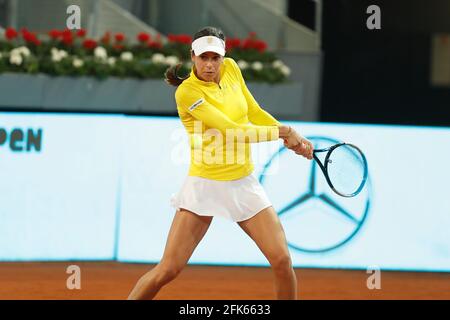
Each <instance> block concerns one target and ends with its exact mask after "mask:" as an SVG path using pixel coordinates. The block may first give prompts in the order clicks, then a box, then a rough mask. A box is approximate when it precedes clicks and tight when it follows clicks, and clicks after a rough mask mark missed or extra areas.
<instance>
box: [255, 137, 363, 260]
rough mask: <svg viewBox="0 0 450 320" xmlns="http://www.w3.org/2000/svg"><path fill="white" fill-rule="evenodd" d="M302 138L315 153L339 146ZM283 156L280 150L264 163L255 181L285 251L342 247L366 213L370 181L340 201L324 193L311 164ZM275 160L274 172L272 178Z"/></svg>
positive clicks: (291, 154) (326, 140) (331, 141)
mask: <svg viewBox="0 0 450 320" xmlns="http://www.w3.org/2000/svg"><path fill="white" fill-rule="evenodd" d="M307 139H309V140H310V141H311V142H312V143H313V144H314V148H316V149H319V148H325V147H328V146H331V145H333V144H336V143H339V142H340V141H337V140H335V139H332V138H327V137H320V136H311V137H307ZM287 151H288V149H286V148H285V147H284V146H283V147H281V148H280V149H279V150H278V152H276V153H275V154H274V155H273V156H272V157H271V158H270V159H269V161H268V162H267V163H266V165H265V166H264V169H263V170H262V172H261V174H260V176H259V181H260V183H261V184H262V185H264V188H265V190H266V191H267V193H268V195H269V198H270V199H271V201H272V204H273V205H274V208H275V210H276V211H277V212H278V215H279V217H280V220H281V221H282V223H283V228H284V229H285V233H286V238H287V242H288V245H289V247H291V248H293V249H295V250H298V251H301V252H306V253H324V252H329V251H332V250H335V249H337V248H339V247H341V246H343V245H344V244H346V243H348V242H349V241H350V240H351V239H352V238H353V237H354V236H355V235H356V234H357V233H358V231H360V229H361V227H362V225H363V224H364V221H365V220H366V218H367V214H368V212H369V207H370V193H371V184H370V176H369V178H368V180H367V183H366V186H365V187H364V189H363V190H362V191H361V193H360V194H358V195H357V196H356V197H354V198H342V197H339V196H338V195H336V194H335V193H334V192H333V191H332V190H331V189H330V188H329V186H328V185H327V183H326V180H325V177H324V175H323V174H322V172H321V171H320V168H319V167H318V165H317V164H316V162H315V161H314V160H312V161H310V162H309V161H306V160H305V159H304V158H303V157H300V156H298V155H296V154H295V153H294V152H287ZM320 156H321V155H319V157H320ZM324 156H325V154H324V155H323V157H324ZM321 160H322V161H323V159H321ZM275 161H278V162H279V163H277V164H276V165H278V166H279V168H280V170H278V172H277V174H276V175H272V174H270V170H271V167H272V166H275Z"/></svg>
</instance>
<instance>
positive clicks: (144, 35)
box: [137, 32, 150, 43]
mask: <svg viewBox="0 0 450 320" xmlns="http://www.w3.org/2000/svg"><path fill="white" fill-rule="evenodd" d="M137 39H138V40H139V41H140V42H142V43H147V42H149V41H150V35H149V34H148V33H145V32H140V33H139V34H138V35H137Z"/></svg>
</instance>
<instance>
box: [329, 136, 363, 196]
mask: <svg viewBox="0 0 450 320" xmlns="http://www.w3.org/2000/svg"><path fill="white" fill-rule="evenodd" d="M327 162H328V177H329V179H330V181H331V183H332V185H333V187H334V188H335V189H336V190H337V191H338V192H340V193H342V194H344V195H352V194H354V193H355V192H357V191H359V189H360V187H361V186H362V184H363V183H364V181H365V172H366V167H365V161H364V158H363V156H362V155H361V153H360V152H359V150H357V149H356V148H354V147H352V146H349V145H342V146H339V147H337V148H336V149H334V150H333V151H332V152H331V154H330V157H329V158H328V161H327Z"/></svg>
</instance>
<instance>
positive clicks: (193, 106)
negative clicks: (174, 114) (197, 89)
mask: <svg viewBox="0 0 450 320" xmlns="http://www.w3.org/2000/svg"><path fill="white" fill-rule="evenodd" d="M204 101H205V100H203V98H200V99H198V100H197V101H195V102H194V104H193V105H192V106H190V107H189V110H190V111H192V110H194V109H195V108H197V107H198V106H199V105H201V104H202V103H203V102H204Z"/></svg>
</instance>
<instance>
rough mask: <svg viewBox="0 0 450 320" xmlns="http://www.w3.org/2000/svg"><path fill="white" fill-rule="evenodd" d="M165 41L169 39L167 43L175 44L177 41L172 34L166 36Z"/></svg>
mask: <svg viewBox="0 0 450 320" xmlns="http://www.w3.org/2000/svg"><path fill="white" fill-rule="evenodd" d="M167 39H169V42H176V41H177V36H176V35H174V34H171V33H169V35H168V36H167Z"/></svg>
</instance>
